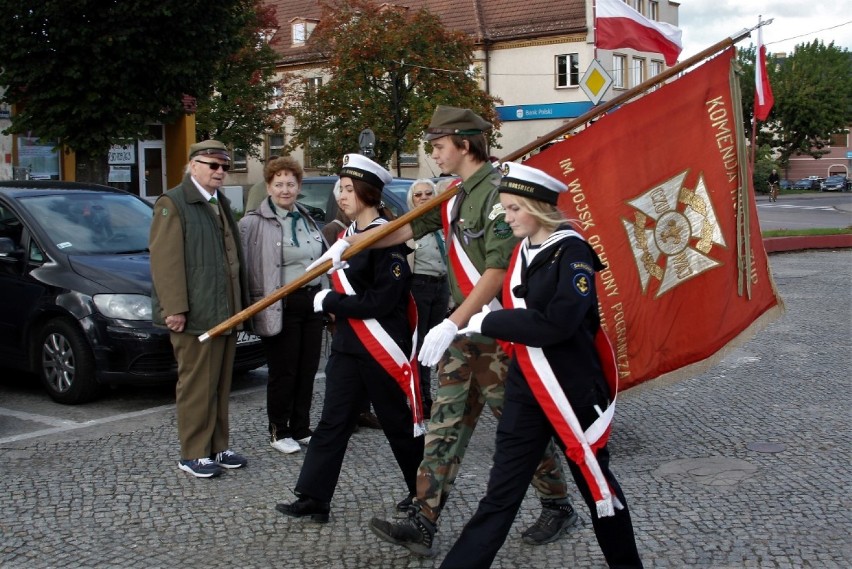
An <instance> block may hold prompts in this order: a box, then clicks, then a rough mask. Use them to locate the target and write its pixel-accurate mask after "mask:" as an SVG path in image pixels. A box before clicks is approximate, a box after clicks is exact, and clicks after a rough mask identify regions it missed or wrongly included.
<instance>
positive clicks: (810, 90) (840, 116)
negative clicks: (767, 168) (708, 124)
mask: <svg viewBox="0 0 852 569" xmlns="http://www.w3.org/2000/svg"><path fill="white" fill-rule="evenodd" d="M754 54H755V48H754V46H749V47H748V48H746V49H743V50H740V51H739V53H738V54H737V59H738V62H739V64H740V66H741V67H742V69H743V72H742V76H741V78H740V81H741V85H742V105H743V116H744V120H745V122H746V124H745V125H744V126H745V129H746V133H748V135H750V134H751V128H752V120H753V117H754V61H755V55H754ZM767 71H768V73H769V83H770V85H771V86H772V93H773V96H774V99H775V103H774V105H773V107H772V111H771V112H770V114H769V117H768V118H767V120H766V122H765V123H761V124H759V125H758V128H759V130H758V132H757V144H758V146H768V147H771V148H772V149H774V150H775V152H776V154H777V162H778V164H779V165H780V166H781V167H782V168H786V167H787V165H788V164H789V161H790V158H791V157H792V156H793V155H795V154H804V155H809V156H813V157H814V158H819V157H820V156H823V155H824V154H826V152H827V151H826V149H825V147H826V146H827V145H828V144H829V141H830V139H831V135H832V134H836V133H841V132H844V131H846V130H847V129H848V128H849V125H850V124H852V54H850V52H849V50H847V49H846V48H843V49H841V48H838V47H835V45H834V43H830V44H829V45H825V44H824V43H823V42H821V41H819V40H814V41H813V42H810V43H805V44H801V45H798V46H796V48H795V50H794V51H793V53H792V54H790V55H789V56H788V57H778V56H769V57H767Z"/></svg>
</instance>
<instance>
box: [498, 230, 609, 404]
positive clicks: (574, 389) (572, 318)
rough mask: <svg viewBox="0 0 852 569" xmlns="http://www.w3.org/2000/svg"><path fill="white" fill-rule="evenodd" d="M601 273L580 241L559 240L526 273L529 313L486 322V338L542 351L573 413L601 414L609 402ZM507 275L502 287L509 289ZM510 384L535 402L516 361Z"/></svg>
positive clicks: (505, 313) (513, 312)
mask: <svg viewBox="0 0 852 569" xmlns="http://www.w3.org/2000/svg"><path fill="white" fill-rule="evenodd" d="M518 262H520V260H519V261H518ZM603 268H604V266H603V265H602V264H601V262H600V260H599V259H598V257H597V255H596V254H595V252H594V251H593V250H592V248H591V247H590V246H589V245H588V244H587V243H586V242H585V241H583V240H581V239H578V238H576V237H567V238H565V239H562V240H560V241H557V242H555V243H553V244H551V245H549V246H548V247H547V248H546V249H543V250H540V251H539V252H538V254H537V255H536V256H535V257H534V258H533V260H532V263H530V265H529V266H528V267H527V268H526V274H525V278H524V279H523V282H524V285H523V286H525V288H526V291H525V294H524V300H525V301H526V303H527V308H525V309H522V308H514V309H504V310H498V311H496V312H491V313H489V314H488V316H486V317H485V319H484V320H483V321H482V333H483V334H485V335H486V336H490V337H492V338H498V339H500V340H509V341H511V342H515V343H518V344H524V345H527V346H533V347H538V348H542V349H543V350H544V355H545V357H546V358H547V360H548V362H549V363H550V366H551V368H553V371H554V373H555V375H556V377H557V378H558V380H559V383H560V385H561V386H562V389H563V391H564V392H565V395H566V396H567V397H568V401H569V402H570V403H571V406H572V407H573V408H574V409H575V410H576V409H578V408H580V407H587V406H592V405H600V407H601V409H602V410H603V409H605V408H606V406H607V404H608V401H609V388H608V387H607V384H606V379H605V378H604V377H603V372H602V371H601V365H600V360H599V358H598V355H597V351H596V350H595V347H594V337H595V334H596V333H597V330H598V328H599V326H600V317H599V316H598V298H597V294H596V291H595V271H597V270H601V269H603ZM509 276H510V275H507V277H506V284H505V285H504V286H509V285H508V282H509ZM506 381H507V384H510V385H512V386H513V387H516V386H519V385H520V386H521V387H522V388H521V390H520V393H518V390H517V389H511V393H512V394H514V396H520V397H530V398H532V397H533V395H532V392H531V391H530V390H529V388H528V387H527V384H526V380H525V379H524V378H523V374H522V372H521V369H520V366H519V365H518V362H517V359H516V358H512V363H511V364H510V366H509V374H508V376H507V380H506ZM509 393H510V391H509V390H508V389H507V396H508V394H509Z"/></svg>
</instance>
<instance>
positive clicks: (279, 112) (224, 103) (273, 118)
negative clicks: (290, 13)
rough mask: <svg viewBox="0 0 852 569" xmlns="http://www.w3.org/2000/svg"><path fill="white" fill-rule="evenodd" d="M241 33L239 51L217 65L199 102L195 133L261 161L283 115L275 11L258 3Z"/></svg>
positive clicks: (249, 13) (281, 122) (248, 14)
mask: <svg viewBox="0 0 852 569" xmlns="http://www.w3.org/2000/svg"><path fill="white" fill-rule="evenodd" d="M256 4H257V5H256V7H255V8H254V9H253V11H250V12H248V13H247V14H246V15H247V16H248V19H247V21H246V23H245V26H244V27H243V29H242V30H240V34H241V35H242V40H241V41H240V42H239V43H240V44H241V45H242V46H241V47H240V49H239V50H238V51H237V52H236V53H234V54H233V55H230V56H228V57H226V58H224V59H223V60H222V61H221V64H220V66H219V68H218V71H217V73H216V77H215V78H214V81H213V85H212V89H211V90H210V91H209V92H208V93H206V94H205V95H202V96H200V97H199V99H198V110H197V111H196V129H197V133H198V137H199V138H200V139H207V138H215V139H216V140H221V141H222V142H224V143H225V144H227V145H230V146H233V147H234V148H236V149H239V150H242V151H243V152H245V153H246V154H247V155H249V156H255V157H258V158H260V157H261V154H262V142H263V136H264V134H265V133H267V132H277V131H279V130H280V129H281V128H282V124H283V122H284V119H285V118H286V114H285V112H284V110H283V109H281V108H280V105H278V104H277V98H278V96H279V94H280V92H281V90H282V89H283V82H282V81H281V80H280V79H278V78H277V77H276V73H275V61H276V57H277V55H276V53H275V49H274V46H275V41H276V40H275V36H274V35H273V36H272V37H271V38H270V37H268V35H269V34H268V33H267V30H273V29H275V28H277V27H278V25H279V23H278V20H277V19H276V13H275V8H274V7H273V6H264V5H263V4H262V3H261V2H260V1H259V0H256Z"/></svg>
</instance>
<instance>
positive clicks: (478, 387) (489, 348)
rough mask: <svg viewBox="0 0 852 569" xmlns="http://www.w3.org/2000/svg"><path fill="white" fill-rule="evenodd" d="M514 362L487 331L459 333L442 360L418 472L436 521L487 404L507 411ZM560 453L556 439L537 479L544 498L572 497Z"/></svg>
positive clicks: (425, 509)
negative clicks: (507, 389)
mask: <svg viewBox="0 0 852 569" xmlns="http://www.w3.org/2000/svg"><path fill="white" fill-rule="evenodd" d="M474 340H479V341H474ZM508 365H509V357H508V356H507V355H506V353H505V352H504V351H503V349H502V348H500V346H499V345H498V344H497V343H496V342H494V341H493V340H490V339H488V338H484V337H483V336H473V338H471V337H468V336H457V337H456V338H455V340H454V341H453V343H452V344H450V347H449V349H448V350H447V351H446V352H445V353H444V355H443V357H442V358H441V362H440V363H439V364H438V389H437V392H436V395H435V399H434V402H433V403H432V418H431V420H430V422H429V431H428V432H427V433H426V441H425V448H424V452H423V461H422V462H421V463H420V468H419V469H418V471H417V497H416V498H415V503H416V505H417V506H419V508H420V511H421V513H422V514H423V515H425V516H426V517H427V518H429V519H430V520H431V521H433V522H435V521H437V520H438V516H439V515H440V514H441V508H443V506H444V504H445V503H446V501H447V496H448V493H449V491H450V486H451V485H452V484H453V483H454V482H455V480H456V476H457V475H458V471H459V466H460V465H461V462H462V459H463V458H464V453H465V451H466V450H467V445H468V443H469V442H470V438H471V436H472V435H473V431H474V429H475V428H476V423H477V421H478V420H479V417H480V415H481V414H482V410H483V408H484V406H485V404H486V403H487V404H488V406H489V407H490V408H491V411H492V412H493V413H494V415H495V416H496V417H498V418H499V417H500V414H501V413H502V412H503V401H504V399H505V386H504V381H505V379H506V372H507V371H508ZM559 454H560V453H559V450H558V448H557V446H556V445H555V444H554V442H553V440H551V441H550V444H548V446H547V449H546V450H545V453H544V456H543V457H542V460H541V462H540V463H539V465H538V468H537V469H536V473H535V476H534V477H533V481H532V485H533V487H534V488H535V490H536V492H537V493H538V496H539V498H541V499H561V498H565V497H566V496H567V492H568V489H567V486H566V484H565V473H564V471H563V468H562V461H561V460H559Z"/></svg>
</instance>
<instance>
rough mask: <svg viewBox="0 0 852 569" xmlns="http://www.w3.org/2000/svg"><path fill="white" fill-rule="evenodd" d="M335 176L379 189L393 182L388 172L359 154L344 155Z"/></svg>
mask: <svg viewBox="0 0 852 569" xmlns="http://www.w3.org/2000/svg"><path fill="white" fill-rule="evenodd" d="M337 175H338V176H340V177H341V178H343V177H346V178H352V179H354V180H363V181H365V182H367V183H368V184H370V185H371V186H374V187H376V188H379V189H381V188H384V187H385V184H390V183H391V181H393V176H391V173H390V172H388V171H387V170H385V169H384V168H383V167H382V166H380V165H379V164H376V163H375V162H373V161H372V160H370V159H369V158H367V157H366V156H363V155H361V154H346V155H345V156H344V157H343V166H342V167H341V168H340V171H339V172H338V173H337Z"/></svg>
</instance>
